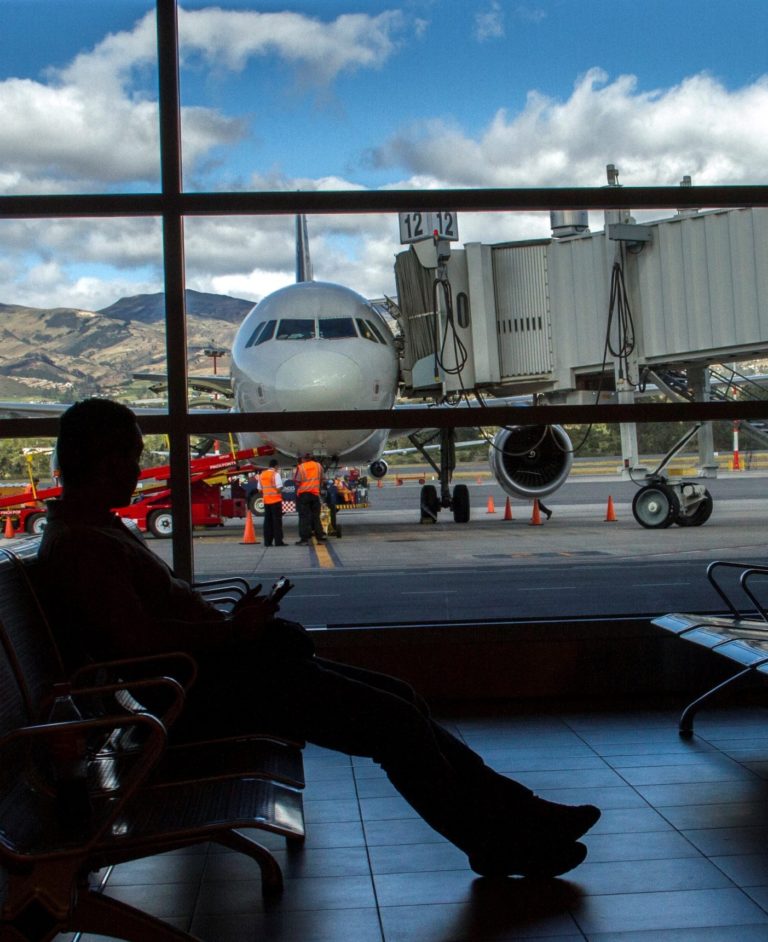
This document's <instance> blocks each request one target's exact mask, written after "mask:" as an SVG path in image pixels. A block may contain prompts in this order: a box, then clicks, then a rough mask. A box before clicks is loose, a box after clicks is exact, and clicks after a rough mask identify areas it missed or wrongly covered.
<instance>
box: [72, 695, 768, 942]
mask: <svg viewBox="0 0 768 942" xmlns="http://www.w3.org/2000/svg"><path fill="white" fill-rule="evenodd" d="M479 694H480V691H478V695H479ZM656 699H658V698H656ZM587 706H588V704H581V705H576V706H575V707H574V708H572V709H568V710H557V709H554V710H553V704H551V703H550V704H549V705H547V704H544V705H542V706H541V707H540V708H538V707H533V708H532V707H530V706H529V708H528V709H527V710H526V709H523V710H519V709H518V710H514V711H512V712H509V711H508V709H507V708H505V706H504V705H501V704H497V705H496V706H492V707H489V706H488V705H487V704H486V705H483V704H480V703H462V704H461V705H459V706H458V707H456V705H455V704H454V709H453V710H452V711H451V712H450V713H446V714H445V718H446V721H447V722H448V723H449V724H450V726H451V728H452V729H454V730H455V731H456V732H457V733H458V734H459V735H461V736H462V737H464V738H465V739H466V741H467V742H468V743H470V744H471V746H472V747H473V748H475V749H477V750H478V751H479V752H480V753H481V754H482V755H483V756H484V757H485V758H486V759H488V760H489V761H491V762H492V763H493V764H495V765H496V767H497V768H499V769H500V770H503V771H505V772H509V773H510V774H512V775H514V776H515V777H516V778H518V779H520V780H521V781H523V782H525V783H527V784H529V785H530V786H531V787H533V788H535V789H536V790H537V791H538V792H539V793H540V794H542V795H545V796H547V797H549V798H552V799H554V800H558V801H566V802H594V803H595V804H597V805H599V806H600V807H601V808H602V809H603V816H602V818H601V819H600V821H599V822H598V824H597V826H596V827H595V828H594V829H593V830H592V831H591V832H590V834H588V835H587V837H586V839H585V840H586V843H587V845H588V847H589V856H588V858H587V860H586V862H585V863H583V864H582V865H581V866H580V867H578V868H577V869H576V870H574V871H573V872H572V873H569V874H566V875H564V876H563V877H562V878H560V879H557V880H543V881H537V880H525V879H518V878H514V879H501V880H487V879H480V878H478V877H477V876H476V875H475V874H473V873H472V871H471V870H469V869H468V867H467V865H466V858H464V856H463V855H462V854H461V853H459V852H458V851H456V850H455V849H454V848H453V847H451V845H449V844H447V843H445V842H444V841H443V840H442V839H441V838H440V837H439V836H438V835H437V834H435V832H434V831H431V830H430V829H429V828H428V827H427V826H426V825H424V824H423V823H422V822H421V821H420V820H419V819H418V818H417V817H415V816H414V813H413V812H412V811H411V810H410V808H409V807H408V806H407V805H406V804H405V803H404V802H403V800H402V799H401V798H400V797H399V796H398V795H397V794H396V793H395V792H394V790H393V788H392V786H391V785H390V784H389V782H388V780H387V779H386V777H385V776H384V775H383V773H382V772H381V770H380V769H379V768H378V767H377V766H375V765H373V763H371V762H370V761H367V760H365V761H364V760H358V759H349V758H348V757H346V756H341V755H338V754H335V753H330V752H327V751H324V750H320V749H316V748H312V747H308V748H307V750H306V754H305V765H306V773H307V789H306V801H305V808H306V822H307V842H306V847H305V848H304V849H303V850H298V851H289V850H287V849H286V846H285V840H284V839H283V838H277V837H276V836H274V835H266V839H267V843H268V846H270V847H271V848H274V849H275V851H276V856H277V859H278V860H279V862H280V864H281V865H282V867H283V870H284V875H285V878H286V886H285V892H284V895H283V898H282V899H281V900H280V901H279V902H277V903H274V904H265V903H264V902H263V900H262V898H261V893H260V881H259V877H258V873H257V870H258V868H257V867H256V865H255V864H254V862H253V861H251V860H246V859H244V858H243V857H241V856H239V855H237V854H235V853H233V852H232V851H228V850H225V849H224V848H221V847H219V846H217V845H208V846H201V847H194V848H190V849H188V850H186V851H183V852H182V851H178V852H175V853H172V854H166V855H162V856H158V857H155V858H151V859H149V860H143V861H139V862H137V863H134V864H123V865H121V866H119V867H117V868H116V869H115V870H114V871H113V873H112V874H111V876H110V878H109V880H108V883H107V887H106V892H107V893H109V894H111V895H113V896H115V897H117V898H118V899H120V900H124V901H126V902H129V903H132V904H133V905H136V906H138V907H140V908H142V909H146V910H147V911H149V912H152V913H155V914H157V915H158V916H161V917H162V918H163V919H167V920H168V921H169V922H171V923H173V924H174V925H176V926H179V927H180V928H183V929H185V930H189V929H190V928H191V931H192V932H193V933H194V934H196V935H197V936H198V937H199V938H200V939H203V940H210V942H214V940H215V942H246V940H251V939H253V940H263V942H310V940H312V942H341V940H347V939H349V940H355V942H516V940H520V939H538V940H550V942H584V940H590V942H592V940H594V942H671V940H674V942H757V940H765V939H768V855H766V850H765V846H766V839H767V838H768V781H767V780H766V779H767V777H768V734H767V733H766V714H765V709H764V707H762V706H758V707H751V706H741V707H724V708H722V709H712V710H708V711H706V712H705V713H702V714H701V716H700V717H699V719H698V720H697V735H696V737H695V739H694V740H693V741H688V742H686V741H683V740H681V739H680V738H679V737H678V735H677V730H676V724H677V715H678V711H677V710H676V708H675V707H673V706H671V704H667V705H666V706H665V707H664V708H659V706H658V705H656V704H655V703H654V702H653V701H646V702H644V703H643V704H642V706H641V707H640V708H638V707H634V708H633V707H631V706H626V707H625V708H621V705H620V703H619V698H618V697H617V698H615V702H614V703H613V704H612V705H607V706H606V705H603V707H602V708H600V709H588V708H586V707H587ZM83 942H96V939H95V938H94V937H87V938H84V939H83Z"/></svg>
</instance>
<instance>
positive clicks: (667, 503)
mask: <svg viewBox="0 0 768 942" xmlns="http://www.w3.org/2000/svg"><path fill="white" fill-rule="evenodd" d="M632 514H633V515H634V518H635V520H637V522H638V523H639V524H640V526H641V527H645V528H646V529H648V530H663V529H666V528H667V527H668V526H670V525H671V524H672V523H673V522H674V521H675V520H676V519H677V517H678V516H679V515H680V501H679V500H678V499H677V494H675V492H674V491H673V490H672V488H671V487H667V486H666V484H648V485H646V486H645V487H641V488H640V490H639V491H638V492H637V493H636V494H635V497H634V500H633V501H632Z"/></svg>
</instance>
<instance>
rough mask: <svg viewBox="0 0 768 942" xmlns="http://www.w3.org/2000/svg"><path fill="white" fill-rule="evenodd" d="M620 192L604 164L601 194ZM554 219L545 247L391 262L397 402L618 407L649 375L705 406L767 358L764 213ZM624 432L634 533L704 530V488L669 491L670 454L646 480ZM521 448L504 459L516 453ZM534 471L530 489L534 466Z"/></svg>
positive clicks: (704, 449)
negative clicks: (724, 376)
mask: <svg viewBox="0 0 768 942" xmlns="http://www.w3.org/2000/svg"><path fill="white" fill-rule="evenodd" d="M611 170H614V175H613V180H612V176H611V173H610V171H611ZM615 179H616V172H615V169H614V168H612V167H609V185H617V184H616V183H615ZM552 217H553V219H552V222H553V236H552V238H549V239H537V240H529V241H523V242H512V243H504V244H497V245H486V244H481V243H469V244H466V245H464V247H463V248H462V249H458V250H453V251H451V252H450V253H448V252H447V250H446V245H447V244H446V243H436V244H434V245H433V244H432V243H429V242H422V243H418V244H416V245H412V246H411V248H410V249H409V250H408V251H405V252H401V253H400V254H399V255H398V256H397V257H396V260H395V278H396V282H397V291H398V304H399V311H398V318H399V321H400V326H401V330H402V336H403V353H402V358H401V368H402V369H401V375H402V377H403V380H404V386H405V391H406V393H407V394H411V395H414V396H425V395H428V396H433V397H436V398H438V399H442V398H456V397H458V396H461V395H462V394H465V393H468V392H477V393H479V394H483V393H487V394H489V395H492V396H509V395H523V394H531V395H535V396H537V397H538V398H539V400H540V401H544V402H551V403H563V404H578V403H594V402H595V401H605V400H606V398H608V397H611V398H613V397H616V398H617V399H618V400H619V401H620V402H625V403H626V402H632V401H633V400H634V398H635V395H636V394H637V393H638V392H640V391H642V390H643V389H644V387H645V383H646V382H647V381H648V377H649V376H650V375H651V371H653V375H655V377H656V378H657V385H658V388H661V389H662V390H664V391H667V392H668V393H672V394H676V395H679V394H681V388H682V387H681V383H680V381H678V382H677V383H675V382H672V381H671V380H670V378H671V377H673V376H675V375H677V376H678V378H679V376H680V375H683V376H685V377H686V393H685V395H686V397H688V398H696V399H700V400H706V399H707V398H710V397H711V390H712V389H714V388H716V387H715V386H714V385H713V384H712V382H711V381H710V380H711V377H710V376H709V374H708V372H707V370H708V368H709V366H710V365H711V364H713V363H721V362H735V361H740V360H746V359H748V358H754V357H764V356H766V355H768V210H765V209H754V208H743V209H729V210H716V211H705V212H702V211H698V210H684V211H681V212H679V213H677V214H676V215H675V216H672V217H670V218H666V219H659V220H655V221H649V222H643V223H642V224H638V223H637V222H635V220H634V219H632V217H631V216H630V213H629V210H612V211H610V212H606V214H605V228H604V229H603V230H602V231H599V232H594V233H593V232H590V231H589V229H588V227H587V214H586V213H553V214H552ZM741 385H742V386H743V385H744V381H743V380H742V381H741ZM522 431H524V429H517V430H509V432H508V433H507V434H509V435H519V434H520V432H522ZM621 431H622V458H623V465H624V468H625V469H626V473H628V474H629V475H631V476H634V475H633V472H639V473H640V474H643V475H645V476H646V483H645V487H644V488H643V489H642V490H641V491H640V492H639V495H638V501H637V506H636V508H635V507H633V509H634V510H635V517H636V519H637V520H638V522H640V523H641V524H642V525H643V526H650V527H663V526H669V525H670V523H672V522H674V523H677V524H679V525H681V526H697V525H700V524H701V523H703V522H704V521H705V520H706V519H707V518H708V517H709V514H710V512H711V497H710V496H709V494H708V492H707V491H706V488H704V487H703V486H702V485H701V484H698V483H696V482H695V481H690V480H689V481H676V482H674V483H673V484H670V483H669V482H668V481H667V479H666V476H665V473H664V468H665V467H666V465H667V463H668V460H669V458H670V457H671V454H670V455H668V456H666V458H665V459H664V460H663V461H662V463H661V464H660V465H659V467H658V468H656V469H655V470H654V471H652V472H651V473H650V474H646V469H645V468H641V467H640V464H639V460H638V452H637V437H636V433H635V427H634V426H633V425H623V426H622V428H621ZM693 431H698V432H699V454H700V460H701V464H702V469H701V472H700V476H702V477H706V476H711V475H714V474H715V473H716V470H715V465H714V460H713V451H712V436H711V428H710V427H709V426H708V425H707V424H706V423H704V424H703V425H702V426H700V427H697V428H696V429H694V430H693ZM761 431H763V433H764V434H768V427H767V428H766V429H765V430H761ZM539 432H541V430H539ZM692 434H693V433H690V434H688V435H686V436H684V438H683V439H682V440H681V441H680V442H678V444H677V445H676V446H675V448H674V449H673V450H672V453H674V452H675V451H677V450H678V449H679V448H680V447H682V445H683V444H685V442H686V441H687V440H688V439H689V438H690V437H692ZM516 441H517V439H516ZM518 444H519V447H516V448H513V449H511V450H512V451H513V452H514V453H515V454H518V453H519V454H523V453H525V452H526V448H527V445H525V443H524V442H522V443H518ZM504 451H505V452H506V451H507V449H506V447H505V448H504ZM570 457H571V456H570V453H569V454H568V458H569V459H570ZM562 463H563V462H562V461H561V464H562ZM536 473H537V475H538V477H537V482H538V483H540V480H539V479H540V476H541V473H542V469H541V468H540V467H539V466H538V465H537V467H536ZM558 473H559V474H560V472H558ZM564 473H565V474H566V475H567V469H566V470H565V472H564ZM560 476H561V477H562V474H560ZM558 480H560V478H558ZM555 486H557V485H555ZM516 493H517V491H516ZM543 493H545V492H541V493H540V494H539V496H541V495H542V494H543Z"/></svg>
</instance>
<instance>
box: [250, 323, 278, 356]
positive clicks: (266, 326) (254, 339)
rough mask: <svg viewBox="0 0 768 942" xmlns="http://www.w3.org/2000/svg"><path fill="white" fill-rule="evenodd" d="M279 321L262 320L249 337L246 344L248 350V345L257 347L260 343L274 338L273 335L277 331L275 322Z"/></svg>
mask: <svg viewBox="0 0 768 942" xmlns="http://www.w3.org/2000/svg"><path fill="white" fill-rule="evenodd" d="M276 323H277V321H262V323H261V324H259V325H258V326H257V327H256V330H254V332H253V333H252V334H251V336H250V337H249V339H248V343H247V344H246V345H245V348H246V350H247V349H248V347H254V346H255V347H257V346H258V345H259V344H260V343H265V342H266V341H267V340H271V339H272V335H273V334H274V332H275V324H276Z"/></svg>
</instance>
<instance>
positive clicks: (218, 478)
mask: <svg viewBox="0 0 768 942" xmlns="http://www.w3.org/2000/svg"><path fill="white" fill-rule="evenodd" d="M271 454H273V450H272V449H271V448H270V447H268V446H263V447H261V448H246V449H243V450H242V451H236V452H234V453H233V454H223V455H207V456H206V457H204V458H193V459H192V460H191V461H190V481H191V495H192V525H193V526H195V527H219V526H222V525H223V524H224V520H225V519H227V518H231V517H236V518H243V517H245V514H246V510H247V507H246V500H245V490H244V488H242V485H240V484H239V482H238V481H237V479H238V478H239V477H240V476H241V475H247V474H253V473H255V472H256V471H258V470H259V469H260V468H261V467H262V465H261V463H260V462H259V461H258V458H260V457H263V456H264V455H271ZM169 479H170V465H167V464H166V465H158V466H157V467H153V468H145V469H144V470H143V471H142V472H141V474H140V475H139V485H138V487H137V489H136V493H135V495H134V499H133V501H132V502H131V503H130V504H129V505H128V506H127V507H118V508H115V513H117V514H119V516H121V517H122V518H123V519H130V520H135V521H136V523H137V524H138V527H139V529H140V530H141V531H142V532H147V531H149V532H150V533H152V534H153V536H156V537H161V538H162V537H169V536H170V535H171V534H172V533H173V515H172V511H171V490H170V487H169V486H168V481H169ZM225 486H229V487H230V489H231V496H230V497H223V496H222V493H221V492H222V488H223V487H225ZM60 494H61V488H60V487H48V488H36V489H35V490H33V489H32V488H31V487H29V488H27V489H26V490H25V491H22V492H19V493H17V494H11V495H8V496H6V497H0V519H2V526H3V532H5V526H6V520H7V519H8V518H10V519H11V521H12V523H13V528H14V531H22V532H24V533H40V532H42V530H43V528H44V527H45V503H44V501H46V500H50V499H51V498H54V497H59V496H60Z"/></svg>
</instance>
